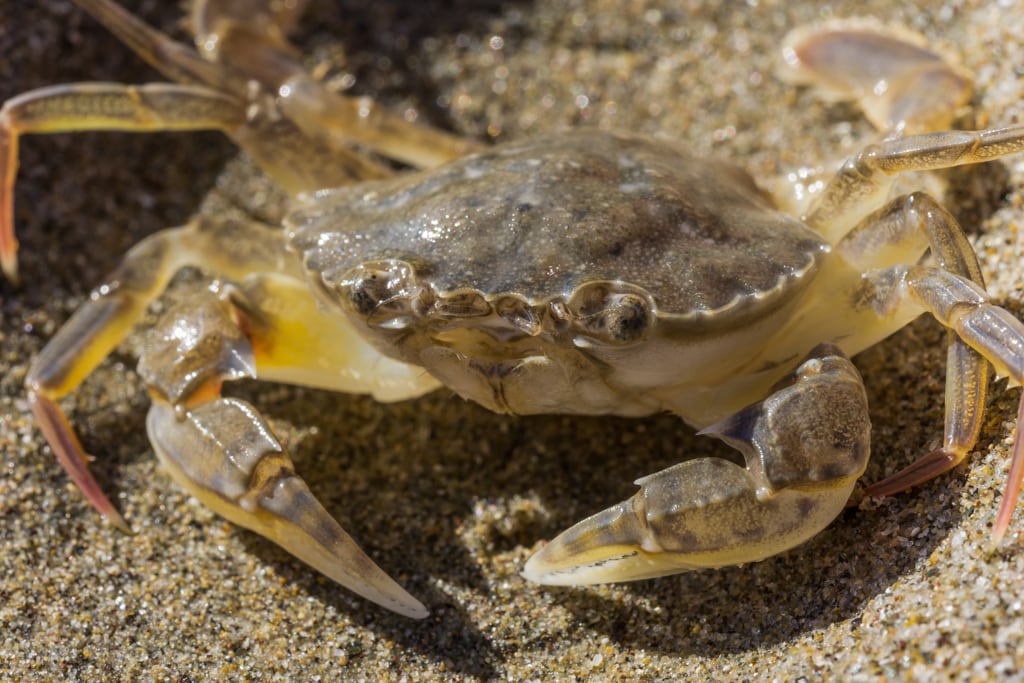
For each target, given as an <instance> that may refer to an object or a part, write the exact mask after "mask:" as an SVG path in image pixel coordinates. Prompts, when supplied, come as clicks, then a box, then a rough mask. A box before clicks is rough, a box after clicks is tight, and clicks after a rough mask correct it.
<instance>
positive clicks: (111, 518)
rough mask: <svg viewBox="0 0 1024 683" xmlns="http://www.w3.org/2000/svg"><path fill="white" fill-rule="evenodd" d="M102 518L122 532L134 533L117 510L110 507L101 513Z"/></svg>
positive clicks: (126, 533) (129, 534)
mask: <svg viewBox="0 0 1024 683" xmlns="http://www.w3.org/2000/svg"><path fill="white" fill-rule="evenodd" d="M103 519H105V520H107V523H108V524H110V526H112V527H114V528H115V529H117V530H118V531H120V532H121V533H122V534H125V535H127V536H133V535H135V532H134V531H132V528H131V527H130V526H128V522H126V521H124V517H122V516H121V513H120V512H118V511H117V510H114V509H113V508H110V509H109V510H108V511H106V512H104V513H103Z"/></svg>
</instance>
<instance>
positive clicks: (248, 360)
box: [139, 274, 437, 618]
mask: <svg viewBox="0 0 1024 683" xmlns="http://www.w3.org/2000/svg"><path fill="white" fill-rule="evenodd" d="M214 291H217V292H218V293H219V296H215V295H214V294H213V293H207V295H205V296H200V297H197V298H193V299H192V300H190V301H189V302H188V303H187V304H182V305H181V307H180V308H175V309H172V310H170V311H168V312H167V314H166V315H165V316H164V320H163V321H162V323H161V325H159V326H158V327H157V328H155V329H154V330H153V331H152V332H151V334H150V336H149V338H148V340H147V343H146V344H145V346H144V351H143V354H142V357H141V358H140V359H139V373H140V375H141V376H142V377H143V379H144V380H145V381H146V384H147V386H148V388H149V390H150V393H151V394H152V396H153V406H152V408H151V409H150V412H149V417H148V419H147V423H146V424H147V428H148V432H149V437H150V441H151V442H152V444H153V447H154V449H155V450H156V452H157V454H158V455H159V456H160V459H161V461H162V462H163V463H164V465H165V466H166V467H167V469H168V471H169V472H170V474H171V476H172V478H173V479H174V480H175V481H176V482H177V483H178V484H179V485H181V486H182V487H183V488H185V489H186V490H187V491H188V492H189V493H191V494H192V495H194V496H196V497H197V498H198V499H199V500H201V501H202V502H203V503H204V504H205V505H207V506H208V507H210V508H211V509H213V510H214V511H216V512H217V513H218V514H220V515H222V516H223V517H225V518H227V519H228V520H230V521H232V522H234V523H236V524H239V525H241V526H244V527H246V528H248V529H251V530H252V531H255V532H256V533H258V534H260V535H262V536H264V537H266V538H267V539H269V540H271V541H273V542H275V543H277V544H279V545H281V546H282V547H283V548H284V549H286V550H287V551H288V552H290V553H292V554H293V555H295V556H296V557H298V558H299V559H301V560H303V561H304V562H306V563H308V564H310V565H311V566H313V567H314V568H316V569H318V570H319V571H321V572H323V573H324V574H325V575H326V576H328V577H330V578H331V579H333V580H334V581H337V582H338V583H339V584H341V585H343V586H345V587H347V588H349V589H350V590H352V591H354V592H356V593H358V594H359V595H362V596H363V597H365V598H367V599H369V600H372V601H374V602H376V603H378V604H381V605H383V606H385V607H387V608H388V609H391V610H394V611H396V612H398V613H400V614H404V615H406V616H410V617H415V618H422V617H425V616H426V615H427V612H426V609H425V608H424V607H423V605H421V604H420V603H419V602H418V601H417V600H416V599H415V598H413V597H412V596H410V595H409V594H408V593H406V592H405V590H404V589H402V588H401V587H400V586H399V585H398V584H397V583H395V582H394V581H393V580H392V579H390V578H389V577H388V576H387V575H386V574H385V573H384V572H383V571H382V570H381V569H380V568H379V567H377V565H376V564H374V563H373V561H372V560H371V559H370V558H369V557H368V556H367V555H366V554H365V553H364V552H363V551H362V550H361V549H360V548H359V547H358V546H357V545H356V543H355V542H354V541H353V540H352V539H351V537H350V536H349V535H348V534H347V533H345V531H344V530H343V529H342V528H341V527H340V526H339V525H338V523H337V522H336V521H335V520H334V519H333V518H332V517H331V516H330V514H329V513H328V512H327V511H326V510H325V509H324V508H323V506H321V505H320V503H319V502H317V500H316V499H315V498H314V496H313V494H312V493H311V492H310V491H309V489H308V487H307V486H306V484H305V483H304V482H303V481H302V479H301V478H300V477H298V476H297V475H296V474H295V471H294V467H293V465H292V462H291V459H290V458H289V457H288V455H287V453H286V452H285V451H284V449H283V448H282V446H281V445H280V443H279V442H278V441H277V439H276V438H275V437H274V435H273V432H272V431H271V428H270V426H269V425H267V423H266V421H265V420H264V419H263V417H262V416H261V415H260V414H259V413H258V412H257V411H256V410H255V409H254V408H253V407H252V406H251V405H249V404H247V403H244V402H242V401H239V400H235V399H230V398H222V397H220V387H221V384H222V382H224V381H227V380H231V379H235V378H238V377H241V376H245V375H248V376H252V377H256V376H258V377H259V378H261V379H268V378H270V379H279V380H283V381H291V382H295V383H302V384H307V385H315V386H321V387H326V388H331V389H335V390H339V389H340V390H342V391H348V392H359V393H374V394H375V395H376V396H377V397H378V398H385V399H390V400H397V399H401V398H408V397H411V396H417V395H420V394H422V393H425V392H426V391H430V390H432V389H434V388H436V387H437V382H436V380H434V379H433V378H431V377H429V376H428V375H426V373H424V372H423V371H422V370H421V369H419V368H413V367H411V366H408V365H405V364H403V363H399V362H397V361H393V360H390V359H387V358H385V357H383V356H382V355H381V354H380V353H379V352H377V351H376V350H374V349H373V347H372V346H370V345H369V344H368V343H366V342H364V341H362V340H361V339H360V338H359V337H358V335H357V332H356V331H355V330H354V329H351V328H350V326H349V325H348V323H347V322H346V321H345V320H344V319H343V318H339V317H337V316H331V315H328V314H326V313H324V312H321V311H319V310H318V309H317V307H316V301H315V299H314V297H313V296H312V295H311V294H310V292H309V290H308V289H307V288H306V287H305V286H304V284H303V283H302V282H301V281H298V280H295V279H294V278H292V277H289V276H282V275H276V274H272V275H262V274H261V275H253V276H251V277H249V278H246V279H245V280H244V281H243V282H241V283H239V284H238V285H228V286H222V287H220V288H218V289H215V290H214ZM382 376H383V377H382Z"/></svg>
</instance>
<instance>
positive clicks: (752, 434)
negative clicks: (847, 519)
mask: <svg viewBox="0 0 1024 683" xmlns="http://www.w3.org/2000/svg"><path fill="white" fill-rule="evenodd" d="M870 431H871V424H870V421H869V420H868V408H867V397H866V396H865V393H864V387H863V384H862V383H861V379H860V375H859V374H858V373H857V370H856V369H855V368H854V367H853V364H851V363H850V361H849V360H848V359H847V358H846V356H844V355H843V353H842V352H841V351H840V350H839V349H837V348H835V347H833V346H828V345H823V346H820V347H818V348H816V349H815V350H814V351H812V352H811V354H810V356H809V357H808V358H807V359H806V360H804V362H803V363H801V365H800V366H799V367H798V368H797V369H796V371H795V372H794V373H793V374H792V375H790V376H789V377H787V378H786V379H784V380H783V381H782V382H780V383H779V384H778V385H776V387H775V389H774V392H773V393H772V394H771V395H770V396H769V397H768V398H766V399H765V400H764V401H761V402H759V403H755V404H753V405H751V406H749V407H747V408H745V409H743V410H741V411H740V412H739V413H737V414H736V415H734V416H732V417H731V418H727V419H726V420H724V421H722V422H720V423H718V424H716V425H712V426H711V427H708V428H707V429H705V430H703V431H702V432H701V433H702V434H708V435H711V436H715V437H717V438H719V439H721V440H722V441H724V442H725V443H726V444H728V445H730V446H732V447H733V448H735V449H736V450H738V451H739V452H740V453H741V454H742V455H743V458H744V460H745V462H746V467H742V466H740V465H737V464H735V463H733V462H731V461H729V460H725V459H722V458H697V459H694V460H688V461H685V462H682V463H679V464H678V465H674V466H672V467H669V468H668V469H665V470H662V471H661V472H658V473H656V474H652V475H649V476H647V477H644V478H643V479H640V480H638V481H637V482H636V483H637V484H638V485H639V486H640V491H639V492H637V493H636V495H634V496H633V497H632V498H631V499H629V500H626V501H624V502H622V503H619V504H618V505H615V506H613V507H611V508H608V509H607V510H605V511H604V512H600V513H598V514H596V515H594V516H593V517H590V518H589V519H585V520H583V521H582V522H579V523H578V524H576V525H575V526H573V527H572V528H570V529H569V530H567V531H564V532H563V533H562V534H560V535H559V536H558V537H557V538H555V539H554V540H553V541H551V542H550V543H549V544H547V545H546V546H545V547H544V548H542V549H541V550H540V551H539V552H538V553H537V554H536V555H534V556H533V557H532V558H530V560H529V562H527V564H526V567H525V568H524V570H523V576H525V577H526V578H527V579H529V580H531V581H536V582H537V583H545V584H561V585H572V584H588V583H605V582H610V581H632V580H635V579H646V578H652V577H656V576H663V575H666V574H674V573H677V572H681V571H685V570H689V569H697V568H703V567H720V566H725V565H731V564H738V563H741V562H750V561H753V560H759V559H763V558H766V557H769V556H771V555H774V554H776V553H779V552H782V551H783V550H786V549H788V548H792V547H794V546H796V545H799V544H800V543H803V542H804V541H806V540H807V539H808V538H810V537H811V536H813V535H814V534H816V533H818V532H819V531H821V530H822V529H823V528H824V527H825V526H827V525H828V524H829V523H830V522H831V521H832V520H833V519H834V518H835V517H836V515H838V514H839V512H840V511H841V510H842V509H843V507H844V506H845V504H846V501H847V499H848V498H849V496H850V493H851V491H852V490H853V487H854V483H855V482H856V480H857V478H858V477H859V476H860V475H861V473H863V471H864V468H865V466H866V465H867V460H868V454H869V449H870Z"/></svg>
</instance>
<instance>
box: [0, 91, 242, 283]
mask: <svg viewBox="0 0 1024 683" xmlns="http://www.w3.org/2000/svg"><path fill="white" fill-rule="evenodd" d="M244 121H245V117H244V109H243V108H242V107H240V106H239V102H238V101H237V100H235V99H234V98H231V97H228V96H226V95H223V94H221V93H218V92H216V91H213V90H209V89H207V88H201V87H193V86H179V85H171V84H163V83H161V84H154V85H143V86H138V87H132V86H125V85H119V84H116V83H78V84H75V85H62V86H53V87H49V88H40V89H39V90H32V91H30V92H27V93H24V94H22V95H19V96H18V97H15V98H12V99H10V100H8V101H7V102H5V103H4V106H3V109H0V267H2V269H3V272H4V274H5V275H6V276H7V279H8V280H11V281H12V282H16V281H17V278H18V266H17V248H18V243H17V241H16V239H15V237H14V181H15V178H16V176H17V172H18V137H19V136H21V135H24V134H28V133H59V132H64V131H78V130H128V131H135V132H149V131H154V130H167V131H169V130H201V129H219V130H223V131H230V130H232V129H234V128H236V127H237V126H239V125H240V124H241V123H243V122H244Z"/></svg>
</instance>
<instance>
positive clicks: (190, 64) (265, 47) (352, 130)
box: [74, 0, 479, 168]
mask: <svg viewBox="0 0 1024 683" xmlns="http://www.w3.org/2000/svg"><path fill="white" fill-rule="evenodd" d="M74 1H75V4H76V5H78V6H79V7H81V8H82V9H84V10H85V11H86V12H88V13H89V14H91V15H92V16H93V17H94V18H95V19H96V20H97V21H99V22H100V23H102V24H103V25H104V26H105V27H106V28H107V29H108V30H109V31H110V32H111V33H113V34H114V35H115V36H117V38H118V39H119V40H121V41H122V42H123V43H125V44H126V45H127V46H128V47H130V48H131V49H132V50H133V51H134V52H135V53H136V54H138V55H139V56H140V57H142V58H143V59H145V60H146V61H147V62H148V63H149V64H151V65H152V66H153V67H154V68H156V69H157V70H159V71H160V72H161V73H163V74H164V75H165V76H167V77H168V78H170V79H172V80H175V81H178V82H182V83H201V84H203V85H207V86H209V87H211V88H216V89H218V90H223V91H225V92H229V93H231V94H232V95H234V96H236V97H239V98H242V99H246V100H250V101H252V103H253V104H256V105H257V106H266V105H265V103H261V102H259V101H257V99H256V98H253V97H252V96H251V95H250V94H249V93H251V92H252V84H259V85H260V86H262V88H261V89H260V90H261V92H260V93H259V94H260V95H261V96H264V97H265V96H270V97H271V98H272V99H273V100H274V102H275V104H274V105H273V106H274V107H276V108H277V109H278V110H279V112H280V113H281V114H283V115H284V116H285V117H286V118H288V119H289V120H291V122H292V123H294V124H295V125H297V126H298V127H299V128H300V129H302V130H303V131H304V132H305V133H306V134H307V135H308V136H309V137H310V138H312V139H319V140H323V139H332V138H335V139H336V141H338V142H340V143H341V144H345V145H351V144H361V145H366V146H367V147H370V148H372V149H374V150H376V151H377V152H379V153H380V154H382V155H384V156H386V157H389V158H391V159H394V160H396V161H401V162H404V163H408V164H410V165H412V166H417V167H423V168H427V167H431V166H437V165H439V164H442V163H444V162H446V161H450V160H452V159H457V158H459V157H461V156H464V155H466V154H467V153H469V152H472V151H474V150H476V149H477V148H478V147H479V145H478V143H474V142H471V141H467V140H464V139H462V138H459V137H457V136H455V135H451V134H450V133H446V132H444V131H441V130H438V129H435V128H431V127H428V126H421V125H418V124H413V123H409V122H408V121H406V120H405V119H403V118H402V117H401V116H400V115H398V114H394V113H392V112H389V111H387V110H386V109H382V108H380V107H379V106H377V105H376V104H375V103H374V102H372V101H371V100H370V99H369V98H362V97H360V98H351V97H345V96H342V95H338V94H336V93H333V92H331V91H330V90H328V89H327V88H326V87H325V86H324V85H323V84H321V83H320V82H318V81H317V80H316V79H314V78H313V77H312V76H310V75H309V74H308V73H306V71H305V70H304V69H303V68H302V65H301V64H300V63H299V61H298V60H297V58H296V56H295V54H296V50H294V49H293V48H291V47H290V46H289V45H288V44H287V42H286V41H285V39H284V37H283V35H282V33H283V32H282V31H281V28H282V27H283V28H287V27H288V24H290V23H291V22H292V21H293V20H294V12H295V11H297V10H293V9H285V10H284V11H283V13H282V11H281V10H274V9H273V6H274V4H276V3H266V2H247V3H244V4H239V3H232V4H227V5H221V4H220V3H194V4H195V6H196V9H195V12H194V14H193V21H194V22H195V24H196V27H195V28H196V31H197V36H196V45H197V46H198V48H199V53H198V54H196V53H195V52H194V51H192V50H189V49H187V48H186V47H185V46H183V45H180V44H178V43H175V42H174V41H172V40H171V39H170V38H168V37H167V36H165V35H163V34H162V33H160V32H159V31H156V30H155V29H153V28H151V27H149V26H147V25H146V24H144V23H143V22H142V21H140V20H139V19H137V18H136V17H133V16H132V15H131V14H129V13H128V12H127V11H125V10H124V9H123V8H121V7H120V6H119V5H117V3H115V2H113V1H112V0H74ZM284 4H285V5H286V6H287V4H288V3H284ZM206 5H210V7H205V6H206ZM268 6H269V9H268ZM250 10H251V11H252V13H254V14H256V15H262V16H263V17H264V18H266V17H268V16H270V17H272V18H273V19H272V21H279V22H282V23H281V24H279V25H274V24H272V23H271V24H268V23H267V22H266V21H265V22H263V23H264V26H263V28H262V30H261V29H253V28H252V25H253V23H254V22H253V16H252V15H251V14H250ZM204 58H205V59H204Z"/></svg>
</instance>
